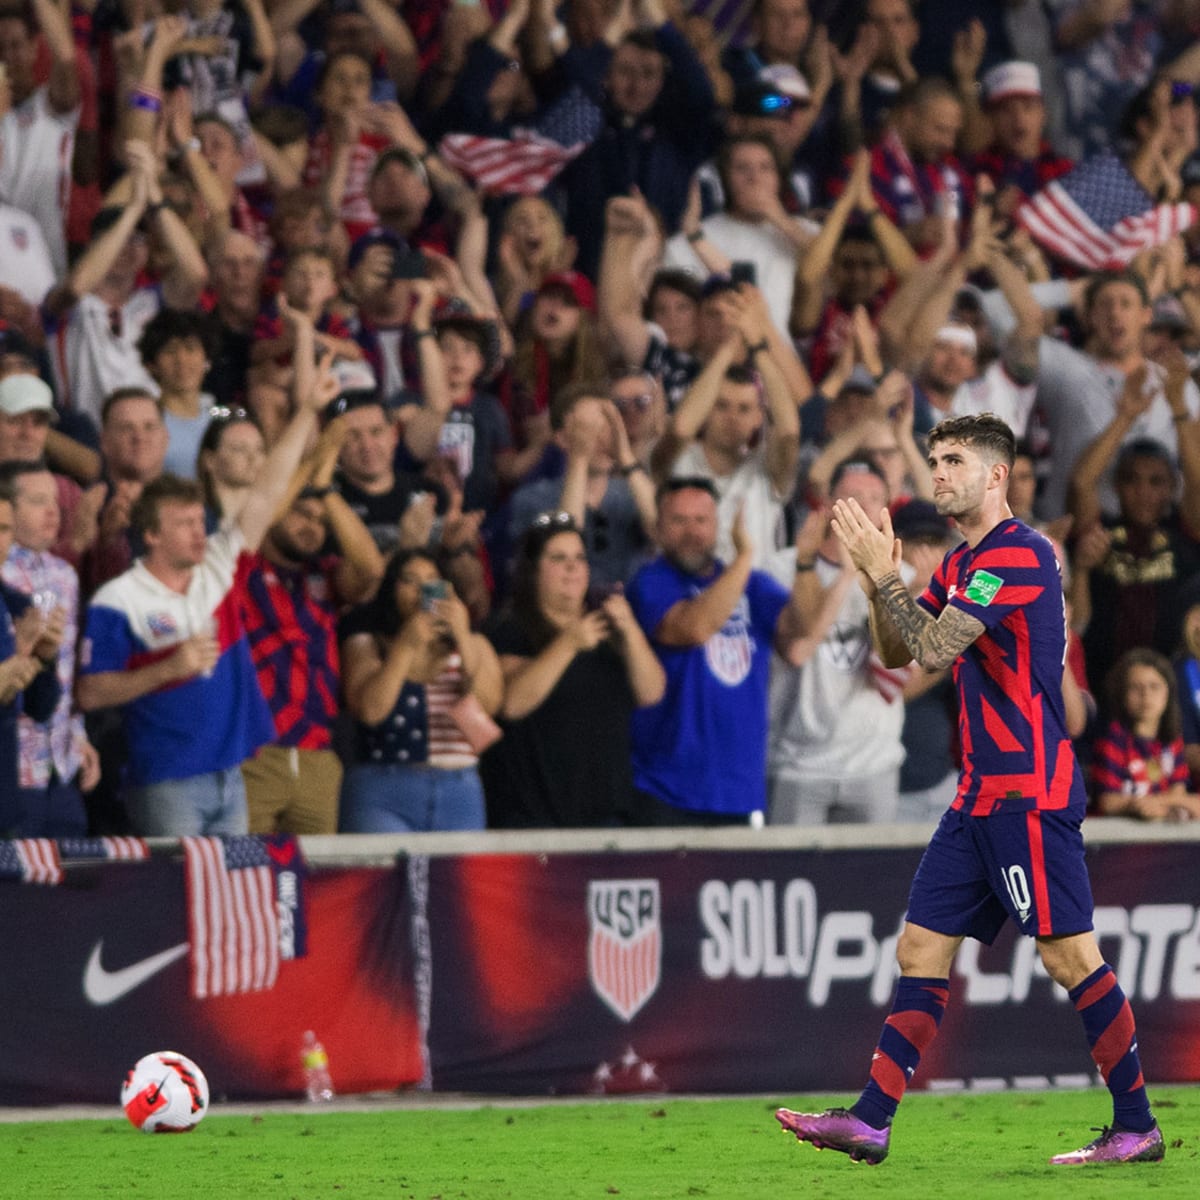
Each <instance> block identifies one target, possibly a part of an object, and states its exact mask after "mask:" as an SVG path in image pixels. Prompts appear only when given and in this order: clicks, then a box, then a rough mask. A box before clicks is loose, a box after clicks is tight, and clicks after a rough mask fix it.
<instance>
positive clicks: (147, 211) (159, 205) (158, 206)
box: [142, 200, 167, 217]
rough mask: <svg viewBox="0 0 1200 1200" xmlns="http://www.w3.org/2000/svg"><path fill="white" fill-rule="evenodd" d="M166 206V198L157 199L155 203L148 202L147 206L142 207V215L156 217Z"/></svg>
mask: <svg viewBox="0 0 1200 1200" xmlns="http://www.w3.org/2000/svg"><path fill="white" fill-rule="evenodd" d="M166 207H167V202H166V201H165V200H155V201H154V203H153V204H147V205H146V207H145V208H144V209H142V216H143V217H155V216H157V215H158V214H159V213H160V212H162V210H163V209H164V208H166Z"/></svg>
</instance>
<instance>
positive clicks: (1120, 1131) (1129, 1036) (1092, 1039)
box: [1038, 933, 1164, 1164]
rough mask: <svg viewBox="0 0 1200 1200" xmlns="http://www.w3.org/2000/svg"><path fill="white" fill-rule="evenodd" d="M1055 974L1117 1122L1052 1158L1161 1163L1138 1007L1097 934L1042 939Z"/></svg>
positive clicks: (1060, 1160) (1159, 1135)
mask: <svg viewBox="0 0 1200 1200" xmlns="http://www.w3.org/2000/svg"><path fill="white" fill-rule="evenodd" d="M1038 950H1039V952H1040V953H1041V956H1042V962H1043V963H1044V964H1045V966H1046V971H1047V972H1048V973H1049V975H1050V977H1051V978H1052V979H1053V980H1054V981H1055V982H1056V983H1059V984H1061V985H1062V986H1063V987H1064V988H1066V990H1067V994H1068V995H1069V996H1070V998H1071V1002H1072V1003H1073V1004H1074V1005H1075V1009H1076V1011H1077V1012H1078V1013H1079V1016H1080V1018H1081V1019H1082V1021H1083V1028H1084V1031H1085V1032H1086V1034H1087V1040H1088V1045H1089V1046H1090V1047H1091V1051H1092V1058H1093V1060H1094V1061H1095V1063H1096V1066H1097V1067H1098V1068H1099V1070H1100V1075H1101V1077H1102V1078H1103V1080H1104V1082H1105V1083H1106V1084H1107V1085H1108V1090H1109V1092H1111V1093H1112V1099H1113V1124H1112V1126H1111V1127H1110V1128H1106V1129H1105V1130H1104V1131H1103V1133H1102V1134H1101V1136H1100V1137H1098V1138H1097V1139H1096V1140H1095V1141H1093V1142H1091V1143H1089V1144H1088V1145H1087V1146H1084V1147H1083V1148H1082V1149H1080V1150H1075V1151H1072V1152H1071V1153H1070V1154H1060V1155H1057V1156H1055V1157H1054V1158H1052V1159H1051V1160H1050V1161H1051V1162H1052V1163H1056V1164H1064V1163H1087V1162H1090V1163H1110V1162H1157V1161H1158V1160H1159V1159H1161V1158H1162V1157H1163V1153H1164V1145H1163V1137H1162V1133H1161V1132H1160V1131H1159V1128H1158V1125H1157V1123H1156V1122H1155V1120H1154V1115H1153V1114H1152V1113H1151V1111H1150V1101H1149V1099H1148V1098H1147V1096H1146V1085H1145V1081H1144V1080H1143V1078H1142V1066H1141V1062H1140V1061H1139V1058H1138V1051H1137V1029H1136V1027H1135V1025H1134V1020H1133V1010H1132V1009H1131V1008H1130V1007H1129V1001H1128V1000H1127V999H1126V997H1125V993H1124V992H1123V991H1122V990H1121V985H1120V984H1119V983H1118V982H1117V976H1116V974H1115V973H1114V971H1113V969H1112V967H1110V966H1109V965H1108V964H1107V963H1106V962H1105V961H1104V959H1103V957H1102V956H1101V954H1100V947H1099V946H1098V945H1097V944H1096V938H1095V935H1094V934H1092V933H1078V934H1074V935H1071V936H1068V937H1042V938H1038Z"/></svg>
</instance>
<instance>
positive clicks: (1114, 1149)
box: [1050, 1125, 1167, 1166]
mask: <svg viewBox="0 0 1200 1200" xmlns="http://www.w3.org/2000/svg"><path fill="white" fill-rule="evenodd" d="M1166 1152H1167V1148H1166V1146H1165V1144H1164V1143H1163V1135H1162V1131H1161V1130H1160V1129H1159V1127H1158V1126H1157V1125H1155V1126H1154V1128H1153V1129H1151V1130H1150V1131H1149V1132H1148V1133H1134V1132H1133V1131H1132V1130H1129V1129H1110V1128H1109V1127H1108V1126H1107V1125H1106V1126H1105V1127H1104V1128H1103V1129H1102V1130H1101V1131H1100V1136H1099V1137H1098V1138H1097V1139H1096V1140H1095V1141H1094V1142H1089V1143H1088V1144H1087V1145H1086V1146H1084V1147H1083V1149H1081V1150H1072V1151H1071V1153H1070V1154H1056V1155H1055V1156H1054V1157H1053V1158H1052V1159H1051V1160H1050V1163H1051V1165H1053V1166H1063V1165H1064V1164H1071V1163H1126V1162H1161V1161H1162V1157H1163V1155H1164V1154H1165V1153H1166Z"/></svg>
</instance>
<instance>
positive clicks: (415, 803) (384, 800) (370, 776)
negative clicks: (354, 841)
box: [338, 763, 485, 833]
mask: <svg viewBox="0 0 1200 1200" xmlns="http://www.w3.org/2000/svg"><path fill="white" fill-rule="evenodd" d="M484 825H485V818H484V810H483V786H482V784H480V782H479V772H478V771H477V770H476V769H475V768H474V767H460V768H457V769H451V770H440V769H438V768H437V767H413V766H401V765H398V764H397V765H390V764H382V763H359V764H358V765H357V766H353V767H351V768H350V769H349V770H348V771H347V772H346V778H345V780H344V781H343V782H342V805H341V820H340V824H339V827H338V828H339V831H340V832H341V833H432V832H434V831H435V830H436V831H441V832H445V831H448V830H461V829H482V828H484Z"/></svg>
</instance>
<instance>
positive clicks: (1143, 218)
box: [1017, 151, 1196, 271]
mask: <svg viewBox="0 0 1200 1200" xmlns="http://www.w3.org/2000/svg"><path fill="white" fill-rule="evenodd" d="M1195 219H1196V209H1195V207H1194V206H1193V205H1191V204H1156V203H1155V201H1154V198H1153V197H1152V196H1151V195H1150V194H1149V193H1148V192H1147V191H1146V189H1145V188H1143V187H1142V185H1141V184H1140V183H1138V181H1137V180H1136V179H1135V178H1134V177H1133V175H1132V174H1130V171H1129V168H1128V167H1126V166H1125V164H1124V163H1123V162H1122V161H1121V160H1120V159H1119V158H1118V157H1117V156H1116V155H1115V154H1113V153H1111V152H1108V151H1106V152H1105V153H1103V154H1097V155H1095V156H1093V157H1092V158H1087V159H1085V160H1084V161H1083V162H1082V163H1080V164H1079V166H1077V167H1076V168H1075V169H1074V170H1073V171H1070V172H1068V173H1067V174H1066V175H1063V176H1061V177H1060V178H1058V179H1056V180H1054V181H1053V182H1052V183H1048V184H1047V185H1046V186H1045V187H1044V188H1042V190H1041V191H1040V192H1038V193H1037V194H1036V195H1035V196H1033V197H1032V198H1031V199H1029V200H1027V201H1026V202H1025V203H1024V204H1023V205H1022V206H1021V208H1020V209H1019V210H1018V212H1017V221H1018V222H1019V223H1020V224H1021V225H1023V226H1024V227H1025V228H1026V229H1027V230H1029V233H1030V234H1031V235H1032V237H1033V238H1034V240H1035V241H1037V242H1038V243H1039V244H1040V245H1041V246H1042V247H1043V248H1044V249H1046V250H1049V251H1050V252H1051V253H1052V254H1055V255H1057V256H1058V257H1060V258H1064V259H1066V260H1067V261H1068V262H1072V263H1075V264H1076V265H1077V266H1081V267H1085V268H1087V269H1088V270H1089V271H1113V270H1120V269H1121V268H1123V267H1125V266H1128V264H1129V263H1130V262H1131V261H1132V260H1133V259H1134V258H1135V257H1136V256H1137V255H1138V254H1140V253H1141V252H1142V251H1143V250H1150V249H1152V248H1153V247H1155V246H1161V245H1162V244H1163V243H1164V242H1168V241H1170V240H1171V238H1173V237H1175V235H1176V234H1179V233H1182V232H1183V230H1185V229H1187V228H1188V226H1189V225H1191V224H1192V223H1193V222H1194V221H1195Z"/></svg>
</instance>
